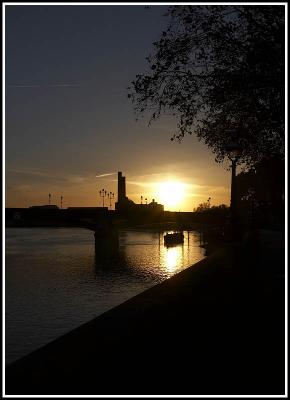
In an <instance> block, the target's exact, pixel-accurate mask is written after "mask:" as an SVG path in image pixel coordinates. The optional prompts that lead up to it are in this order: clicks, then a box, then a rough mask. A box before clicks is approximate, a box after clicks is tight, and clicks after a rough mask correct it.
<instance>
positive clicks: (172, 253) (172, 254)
mask: <svg viewBox="0 0 290 400" xmlns="http://www.w3.org/2000/svg"><path fill="white" fill-rule="evenodd" d="M181 258H182V246H175V247H168V248H166V250H165V260H164V261H165V263H164V264H165V267H166V269H167V270H168V272H174V271H175V270H177V269H178V268H179V265H180V260H181Z"/></svg>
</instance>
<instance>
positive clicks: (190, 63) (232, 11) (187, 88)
mask: <svg viewBox="0 0 290 400" xmlns="http://www.w3.org/2000/svg"><path fill="white" fill-rule="evenodd" d="M284 13H285V8H284V6H281V5H277V6H276V5H256V6H251V5H245V6H242V5H229V6H227V5H222V6H211V5H209V6H171V7H169V9H168V12H167V14H166V15H167V16H168V18H169V20H170V21H169V26H168V28H167V29H166V30H165V31H163V32H162V34H161V38H160V39H159V41H157V42H154V43H153V45H154V53H153V54H152V55H149V57H147V61H148V63H149V67H150V72H149V73H147V74H142V75H137V76H136V79H135V80H134V81H133V82H132V86H131V87H129V88H128V90H129V92H128V97H130V98H131V99H132V101H133V103H134V105H135V110H136V112H137V114H138V113H143V112H144V111H145V110H149V111H150V112H152V115H151V119H150V122H151V121H152V120H155V119H157V118H158V117H159V116H160V115H161V114H164V113H168V112H169V113H170V114H171V115H174V116H175V117H176V118H177V121H178V128H177V132H175V134H173V137H172V140H173V139H178V140H181V139H182V138H183V137H184V135H186V134H192V133H193V134H195V135H196V136H197V137H198V138H199V140H202V141H204V142H205V144H206V145H208V146H209V147H210V148H211V149H212V150H213V152H214V153H215V155H216V161H218V162H220V161H222V160H223V159H224V157H225V156H226V153H227V151H226V147H227V145H228V144H229V143H231V142H235V143H237V144H239V145H240V146H241V148H242V155H241V161H243V162H245V163H246V164H248V165H252V164H253V163H254V162H256V161H257V160H260V159H261V158H263V157H264V156H269V155H271V154H275V153H276V154H283V153H284V85H285V83H284V74H285V71H284V36H285V30H284ZM152 110H153V111H152Z"/></svg>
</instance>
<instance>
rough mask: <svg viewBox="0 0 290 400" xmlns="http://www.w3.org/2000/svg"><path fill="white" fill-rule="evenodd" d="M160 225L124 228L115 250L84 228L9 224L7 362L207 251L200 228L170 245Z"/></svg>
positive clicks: (113, 304) (7, 248)
mask: <svg viewBox="0 0 290 400" xmlns="http://www.w3.org/2000/svg"><path fill="white" fill-rule="evenodd" d="M165 233H166V231H165V232H162V233H158V232H156V231H153V230H146V231H145V230H143V231H138V230H134V231H133V230H124V231H121V232H119V246H118V248H117V250H116V248H115V249H114V250H115V251H114V252H112V254H113V257H110V258H107V257H104V254H103V253H102V252H101V251H100V250H101V249H100V248H98V244H97V248H96V249H95V245H94V237H93V233H92V232H90V231H88V230H85V229H79V228H19V229H18V228H7V229H6V238H5V249H6V256H5V314H6V318H5V352H6V354H5V358H6V363H9V362H11V361H14V360H16V359H18V358H19V357H22V356H23V355H25V354H27V353H30V352H31V351H33V350H35V349H37V348H39V347H40V346H42V345H44V344H46V343H48V342H50V341H51V340H53V339H55V338H57V337H58V336H60V335H62V334H64V333H66V332H68V331H70V330H72V329H73V328H76V327H78V326H79V325H81V324H82V323H84V322H87V321H89V320H90V319H92V318H94V317H96V316H97V315H100V314H102V313H103V312H105V311H107V310H109V309H110V308H112V307H115V306H116V305H118V304H120V303H122V302H124V301H125V300H128V299H129V298H131V297H133V296H135V295H136V294H138V293H141V292H142V291H144V290H146V289H148V288H150V287H152V286H154V285H155V284H157V283H160V282H162V281H163V280H165V279H168V278H169V277H171V276H172V275H174V274H176V273H178V272H180V271H182V270H183V269H185V268H187V267H189V266H190V265H192V264H194V263H196V262H198V261H199V260H201V259H202V258H204V256H205V255H204V252H205V251H204V249H203V248H201V247H200V246H199V245H200V238H199V234H198V232H195V231H190V232H187V231H186V232H184V236H185V239H184V244H183V245H178V246H173V247H169V248H167V247H166V246H164V244H163V235H164V234H165Z"/></svg>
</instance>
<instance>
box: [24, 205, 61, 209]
mask: <svg viewBox="0 0 290 400" xmlns="http://www.w3.org/2000/svg"><path fill="white" fill-rule="evenodd" d="M29 208H33V209H36V208H37V209H41V210H43V209H46V210H56V209H58V208H59V207H58V206H57V205H55V204H45V205H43V206H31V207H29Z"/></svg>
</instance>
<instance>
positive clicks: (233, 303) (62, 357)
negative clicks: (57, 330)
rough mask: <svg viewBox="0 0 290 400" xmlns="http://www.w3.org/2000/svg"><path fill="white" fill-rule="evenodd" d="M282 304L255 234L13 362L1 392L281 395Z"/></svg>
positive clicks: (279, 252) (278, 243)
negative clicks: (253, 236) (4, 390)
mask: <svg viewBox="0 0 290 400" xmlns="http://www.w3.org/2000/svg"><path fill="white" fill-rule="evenodd" d="M275 235H276V236H275ZM284 299H285V293H284V241H283V239H281V234H275V233H274V234H273V233H267V232H260V234H259V235H258V236H257V237H255V238H250V239H249V240H248V241H246V242H245V243H243V244H236V245H227V246H225V247H223V248H221V249H220V250H218V251H216V252H215V253H213V254H211V255H210V256H209V257H208V258H206V259H204V260H202V261H200V262H199V263H197V264H195V265H193V266H192V267H190V268H188V269H187V270H185V271H182V272H180V273H179V274H177V275H175V276H174V277H172V278H171V279H169V280H167V281H165V282H163V283H161V284H159V285H156V286H154V287H153V288H151V289H149V290H146V291H145V292H143V293H141V294H140V295H138V296H136V297H134V298H132V299H130V300H128V301H126V302H125V303H123V304H121V305H120V306H118V307H115V308H114V309H112V310H110V311H108V312H106V313H104V314H102V315H101V316H99V317H97V318H95V319H94V320H92V321H90V322H88V323H86V324H84V325H82V326H80V327H79V328H77V329H75V330H73V331H71V332H70V333H68V334H66V335H64V336H62V337H60V338H58V339H57V340H55V341H53V342H51V343H50V344H48V345H46V346H44V347H42V348H41V349H39V350H37V351H35V352H33V353H31V354H29V355H27V356H25V357H23V358H22V359H20V360H18V361H16V362H14V363H13V364H11V365H10V366H8V367H7V369H6V394H8V395H17V394H26V395H45V394H46V395H62V394H65V395H177V396H178V395H212V394H219V395H255V394H258V395H283V394H284V391H285V387H284V384H285V382H284V375H285V371H284V367H285V360H284V354H285V348H284V347H285V346H284V344H285V342H284V340H285V337H284V334H285V310H284V304H285V302H284Z"/></svg>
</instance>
